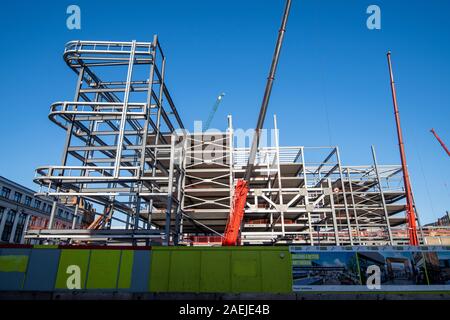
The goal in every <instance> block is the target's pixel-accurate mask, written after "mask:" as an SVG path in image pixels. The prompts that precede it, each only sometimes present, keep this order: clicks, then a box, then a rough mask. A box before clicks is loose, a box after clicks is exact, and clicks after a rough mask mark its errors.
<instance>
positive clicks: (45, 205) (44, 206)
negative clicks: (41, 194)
mask: <svg viewBox="0 0 450 320" xmlns="http://www.w3.org/2000/svg"><path fill="white" fill-rule="evenodd" d="M42 211H44V212H45V211H47V204H46V203H45V202H44V204H43V205H42Z"/></svg>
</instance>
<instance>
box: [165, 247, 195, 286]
mask: <svg viewBox="0 0 450 320" xmlns="http://www.w3.org/2000/svg"><path fill="white" fill-rule="evenodd" d="M170 260H171V261H170V270H169V291H170V292H200V266H201V251H191V250H174V251H172V252H171V259H170Z"/></svg>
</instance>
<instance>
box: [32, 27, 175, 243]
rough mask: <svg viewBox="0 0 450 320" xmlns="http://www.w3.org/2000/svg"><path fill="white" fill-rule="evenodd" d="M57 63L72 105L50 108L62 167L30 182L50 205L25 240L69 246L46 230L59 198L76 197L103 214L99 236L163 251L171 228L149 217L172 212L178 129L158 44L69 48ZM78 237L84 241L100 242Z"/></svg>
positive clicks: (72, 45) (97, 43)
mask: <svg viewBox="0 0 450 320" xmlns="http://www.w3.org/2000/svg"><path fill="white" fill-rule="evenodd" d="M64 60H65V62H66V63H67V65H68V66H69V67H70V68H71V69H72V70H73V71H74V72H75V73H76V74H77V82H76V90H75V97H74V100H73V101H64V102H56V103H54V104H52V105H51V107H50V114H49V119H50V120H51V121H52V122H54V123H55V124H57V125H58V126H60V127H61V128H63V129H64V130H65V131H66V139H65V144H64V148H63V154H62V159H61V165H58V166H44V167H39V168H37V170H36V177H35V182H36V183H38V184H40V185H41V190H40V193H41V194H46V195H49V196H53V197H55V202H54V205H53V210H52V212H51V218H50V223H49V230H47V231H46V232H44V233H46V234H47V235H42V234H39V233H35V234H33V233H31V234H29V235H28V237H30V238H33V237H34V238H41V239H42V238H55V239H65V238H73V237H66V236H61V235H60V234H59V232H58V231H56V230H52V225H53V220H54V216H55V208H56V202H57V201H58V198H59V197H67V196H75V197H79V198H84V199H87V200H89V201H92V202H94V203H97V204H99V205H101V206H102V207H103V213H102V214H101V218H100V219H101V221H100V225H101V229H111V226H112V221H114V220H115V221H119V222H122V223H124V225H125V230H128V231H129V232H127V231H125V232H123V231H121V234H120V237H119V238H120V239H123V238H127V237H128V239H132V240H133V241H134V242H136V241H138V240H139V239H145V240H146V241H148V239H149V237H150V238H151V239H153V238H154V239H159V240H160V241H163V240H165V241H166V243H167V242H168V241H169V238H170V234H171V233H172V232H173V231H172V230H171V228H170V224H167V225H166V226H165V228H164V229H163V230H159V229H157V228H155V227H154V225H153V224H152V223H151V219H152V214H153V213H155V212H164V214H165V215H167V216H168V218H167V219H170V216H172V215H176V214H177V212H178V211H179V210H178V209H177V208H179V204H180V196H181V192H179V187H180V182H181V176H182V161H181V160H180V159H182V157H183V155H182V154H181V153H180V152H178V151H177V150H175V145H176V141H175V139H176V136H175V135H174V134H173V133H174V132H175V130H176V129H179V128H183V123H182V121H181V118H180V116H179V114H178V111H177V109H176V107H175V104H174V102H173V100H172V98H171V96H170V93H169V91H168V89H167V85H166V83H165V63H166V58H165V56H164V53H163V51H162V49H161V46H160V44H159V41H158V38H157V36H156V35H155V36H154V38H153V41H152V42H137V41H131V42H113V41H71V42H69V43H67V44H66V46H65V51H64ZM122 79H125V80H122ZM138 229H139V230H146V232H141V231H140V232H137V230H138ZM69 233H70V232H69ZM85 233H87V234H88V235H89V236H88V237H87V239H90V238H96V233H101V234H105V232H104V230H103V231H102V230H100V231H99V230H88V231H86V232H85ZM114 234H115V233H114V232H110V237H108V238H107V239H108V240H110V241H113V240H114V238H115V235H114Z"/></svg>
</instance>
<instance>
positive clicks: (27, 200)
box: [25, 196, 31, 206]
mask: <svg viewBox="0 0 450 320" xmlns="http://www.w3.org/2000/svg"><path fill="white" fill-rule="evenodd" d="M25 205H26V206H31V197H29V196H25Z"/></svg>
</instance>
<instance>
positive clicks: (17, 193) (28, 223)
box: [0, 176, 88, 243]
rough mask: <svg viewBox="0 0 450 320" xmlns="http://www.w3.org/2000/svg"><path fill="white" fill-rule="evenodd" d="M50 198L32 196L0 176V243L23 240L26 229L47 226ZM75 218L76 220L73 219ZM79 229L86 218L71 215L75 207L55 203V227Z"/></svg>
mask: <svg viewBox="0 0 450 320" xmlns="http://www.w3.org/2000/svg"><path fill="white" fill-rule="evenodd" d="M52 205H53V200H52V199H51V198H49V197H42V196H35V191H33V190H31V189H29V188H27V187H24V186H22V185H20V184H18V183H16V182H14V181H11V180H9V179H7V178H5V177H2V176H0V242H6V243H23V242H24V235H25V232H26V231H27V230H33V229H34V230H36V229H43V228H46V227H47V225H48V221H49V217H50V213H51V210H52ZM74 219H75V221H74ZM74 222H75V227H76V228H82V227H83V225H86V224H87V223H88V221H85V219H83V217H82V215H78V216H77V217H74V209H73V208H70V207H69V206H65V205H64V204H62V203H57V208H56V218H55V223H54V228H56V229H70V228H71V227H72V224H73V223H74Z"/></svg>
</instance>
